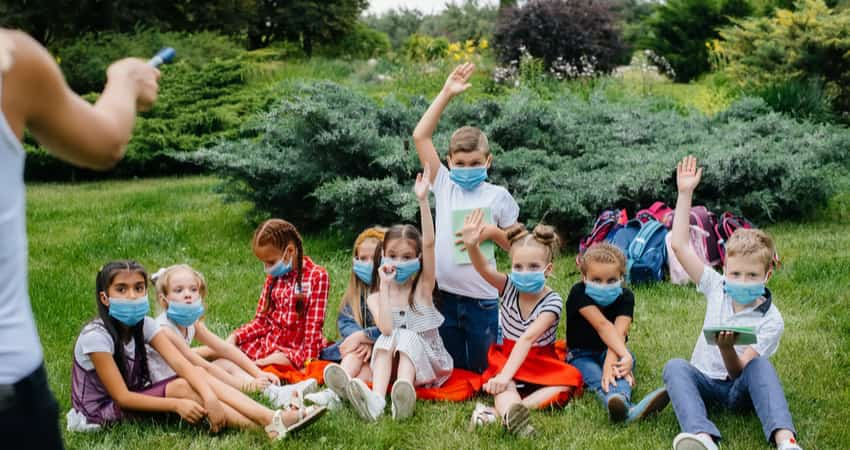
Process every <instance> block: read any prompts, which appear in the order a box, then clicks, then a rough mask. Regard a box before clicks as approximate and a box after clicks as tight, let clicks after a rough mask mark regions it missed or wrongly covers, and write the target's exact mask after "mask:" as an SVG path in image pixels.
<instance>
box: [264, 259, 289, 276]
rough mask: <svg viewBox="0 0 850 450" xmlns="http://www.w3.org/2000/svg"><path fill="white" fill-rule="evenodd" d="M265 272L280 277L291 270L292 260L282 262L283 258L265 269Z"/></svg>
mask: <svg viewBox="0 0 850 450" xmlns="http://www.w3.org/2000/svg"><path fill="white" fill-rule="evenodd" d="M265 270H266V273H267V274H269V275H271V276H273V277H275V278H277V277H282V276H284V275H286V274H288V273H289V272H290V271H291V270H292V262H291V261H290V262H287V263H284V262H283V259H281V260H280V261H278V262H277V263H276V264H275V265H273V266H271V267H269V268H267V269H265Z"/></svg>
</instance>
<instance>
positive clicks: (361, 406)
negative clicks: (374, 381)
mask: <svg viewBox="0 0 850 450" xmlns="http://www.w3.org/2000/svg"><path fill="white" fill-rule="evenodd" d="M346 391H347V392H348V399H349V400H350V401H351V405H352V406H354V410H355V411H357V414H359V415H360V417H362V418H363V419H365V420H367V421H369V422H374V421H376V420H378V417H381V414H383V413H384V408H385V407H386V406H387V401H386V399H384V398H383V397H381V396H380V395H378V394H376V393H374V392H372V391H371V390H370V389H369V387H368V386H366V383H364V382H363V380H360V379H357V378H355V379H353V380H351V382H349V383H348V387H347V388H346Z"/></svg>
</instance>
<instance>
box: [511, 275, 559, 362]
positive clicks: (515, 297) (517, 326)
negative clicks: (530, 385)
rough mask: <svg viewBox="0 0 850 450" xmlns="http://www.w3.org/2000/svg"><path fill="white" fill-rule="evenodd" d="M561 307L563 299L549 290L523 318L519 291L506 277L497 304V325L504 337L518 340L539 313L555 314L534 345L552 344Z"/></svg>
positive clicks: (556, 331) (556, 332)
mask: <svg viewBox="0 0 850 450" xmlns="http://www.w3.org/2000/svg"><path fill="white" fill-rule="evenodd" d="M563 307H564V301H563V300H562V299H561V296H560V295H559V294H558V293H557V292H555V291H550V292H549V293H547V294H546V295H544V296H543V298H541V299H540V300H539V301H538V302H537V304H536V305H534V309H532V310H531V314H529V315H528V317H527V318H525V319H523V318H522V315H521V314H520V309H519V291H518V290H517V288H516V286H514V284H513V283H512V282H511V279H510V277H507V282H506V283H505V289H504V291H502V301H501V304H500V305H499V325H500V326H501V327H502V335H503V336H504V337H505V339H510V340H512V341H518V340H519V338H520V337H521V336H522V334H523V333H525V330H527V329H528V327H530V326H531V324H532V323H534V321H535V320H536V319H537V317H539V316H540V314H542V313H544V312H550V313H552V314H555V317H556V318H557V319H556V320H555V322H554V323H553V324H552V326H551V327H550V328H549V329H548V330H546V332H545V333H543V334H541V335H540V337H539V338H537V341H535V342H534V346H535V347H540V346H543V345H552V344H554V343H555V337H556V336H557V334H558V323H559V322H560V321H561V310H562V309H563Z"/></svg>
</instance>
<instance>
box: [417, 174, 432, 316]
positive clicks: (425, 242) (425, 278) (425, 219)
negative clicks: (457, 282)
mask: <svg viewBox="0 0 850 450" xmlns="http://www.w3.org/2000/svg"><path fill="white" fill-rule="evenodd" d="M430 175H431V168H430V167H429V166H425V167H424V168H423V169H422V173H420V174H417V175H416V184H415V185H414V186H413V191H414V192H415V193H416V198H417V199H418V200H419V215H420V216H421V217H422V269H421V270H422V271H421V273H420V274H419V285H418V289H419V291H420V294H421V298H423V299H430V300H431V301H433V296H432V295H431V293H432V292H433V291H434V283H436V279H437V275H436V270H437V269H436V263H435V261H434V260H435V255H434V240H435V237H434V219H433V218H432V217H431V204H430V202H429V201H428V185H429V184H430V181H429V180H430V179H431V176H430Z"/></svg>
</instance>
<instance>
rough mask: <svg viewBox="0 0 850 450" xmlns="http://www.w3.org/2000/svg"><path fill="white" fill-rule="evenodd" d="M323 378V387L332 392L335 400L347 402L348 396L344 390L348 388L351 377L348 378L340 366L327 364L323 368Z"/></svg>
mask: <svg viewBox="0 0 850 450" xmlns="http://www.w3.org/2000/svg"><path fill="white" fill-rule="evenodd" d="M324 377H325V385H327V387H329V388H330V389H331V390H332V391H334V394H336V395H337V398H341V399H343V400H348V394H347V393H346V392H345V389H346V388H347V387H348V383H349V382H350V381H351V377H349V376H348V373H346V371H345V369H343V368H342V366H340V365H339V364H335V363H331V364H328V365H327V367H325V372H324Z"/></svg>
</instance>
